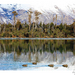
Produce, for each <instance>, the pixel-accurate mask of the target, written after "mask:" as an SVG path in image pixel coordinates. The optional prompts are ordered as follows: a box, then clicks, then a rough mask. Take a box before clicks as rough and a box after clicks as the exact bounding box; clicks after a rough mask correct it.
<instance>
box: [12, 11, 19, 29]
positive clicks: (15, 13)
mask: <svg viewBox="0 0 75 75" xmlns="http://www.w3.org/2000/svg"><path fill="white" fill-rule="evenodd" d="M12 14H13V15H14V29H15V16H16V15H18V13H17V12H16V11H13V12H12Z"/></svg>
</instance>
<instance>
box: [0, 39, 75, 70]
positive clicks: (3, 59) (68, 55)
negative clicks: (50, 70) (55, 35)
mask: <svg viewBox="0 0 75 75" xmlns="http://www.w3.org/2000/svg"><path fill="white" fill-rule="evenodd" d="M32 62H37V65H33V64H32ZM23 64H28V67H23V66H22V65H23ZM48 64H54V65H55V66H54V67H56V66H57V67H62V66H61V65H62V64H68V65H69V66H74V65H75V40H36V39H35V40H28V39H26V40H0V70H17V69H25V70H32V69H34V68H39V67H43V68H44V67H48Z"/></svg>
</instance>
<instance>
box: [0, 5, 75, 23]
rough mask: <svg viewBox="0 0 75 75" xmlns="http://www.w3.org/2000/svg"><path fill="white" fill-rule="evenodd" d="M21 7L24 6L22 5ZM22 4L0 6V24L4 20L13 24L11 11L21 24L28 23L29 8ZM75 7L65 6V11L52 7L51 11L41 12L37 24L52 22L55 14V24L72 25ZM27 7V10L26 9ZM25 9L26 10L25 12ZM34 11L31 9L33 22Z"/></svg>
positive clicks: (55, 6)
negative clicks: (15, 12)
mask: <svg viewBox="0 0 75 75" xmlns="http://www.w3.org/2000/svg"><path fill="white" fill-rule="evenodd" d="M23 6H25V5H24V4H23ZM23 6H22V4H1V5H0V22H1V23H4V22H5V21H4V20H5V19H6V23H9V22H10V23H13V14H12V11H17V13H18V15H17V17H16V19H20V21H21V22H22V23H25V21H26V22H27V23H28V13H27V12H28V9H29V8H31V7H30V6H28V5H26V7H23ZM74 6H75V5H73V6H70V5H67V6H66V7H65V9H61V8H60V7H58V6H57V5H54V6H53V7H52V9H50V10H41V11H40V12H41V13H42V14H41V15H40V16H39V22H44V23H50V22H53V17H54V18H55V17H56V14H57V24H60V23H67V24H72V23H73V19H74V18H75V8H74ZM27 7H28V9H27ZM25 8H26V10H25ZM35 10H36V9H34V8H33V9H32V11H33V14H32V15H33V16H32V19H31V21H32V22H33V21H34V11H35ZM54 23H56V19H55V20H54Z"/></svg>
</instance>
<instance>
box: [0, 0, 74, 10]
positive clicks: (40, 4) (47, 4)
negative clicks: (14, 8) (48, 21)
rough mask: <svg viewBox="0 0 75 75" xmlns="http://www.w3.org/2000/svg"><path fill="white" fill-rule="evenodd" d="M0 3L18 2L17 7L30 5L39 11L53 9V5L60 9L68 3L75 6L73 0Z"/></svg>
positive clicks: (14, 0) (6, 0)
mask: <svg viewBox="0 0 75 75" xmlns="http://www.w3.org/2000/svg"><path fill="white" fill-rule="evenodd" d="M0 4H19V5H18V8H22V9H29V8H30V7H31V8H34V9H36V10H39V11H40V10H50V9H52V10H55V8H54V6H55V5H57V6H58V7H60V8H61V9H62V10H66V8H67V6H68V5H69V6H70V7H73V8H75V0H0ZM4 6H5V5H4ZM5 7H7V6H5Z"/></svg>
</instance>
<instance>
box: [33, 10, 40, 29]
mask: <svg viewBox="0 0 75 75" xmlns="http://www.w3.org/2000/svg"><path fill="white" fill-rule="evenodd" d="M34 14H35V23H36V25H35V28H37V24H38V19H39V15H40V14H41V13H40V12H38V11H37V10H36V11H35V12H34Z"/></svg>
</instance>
